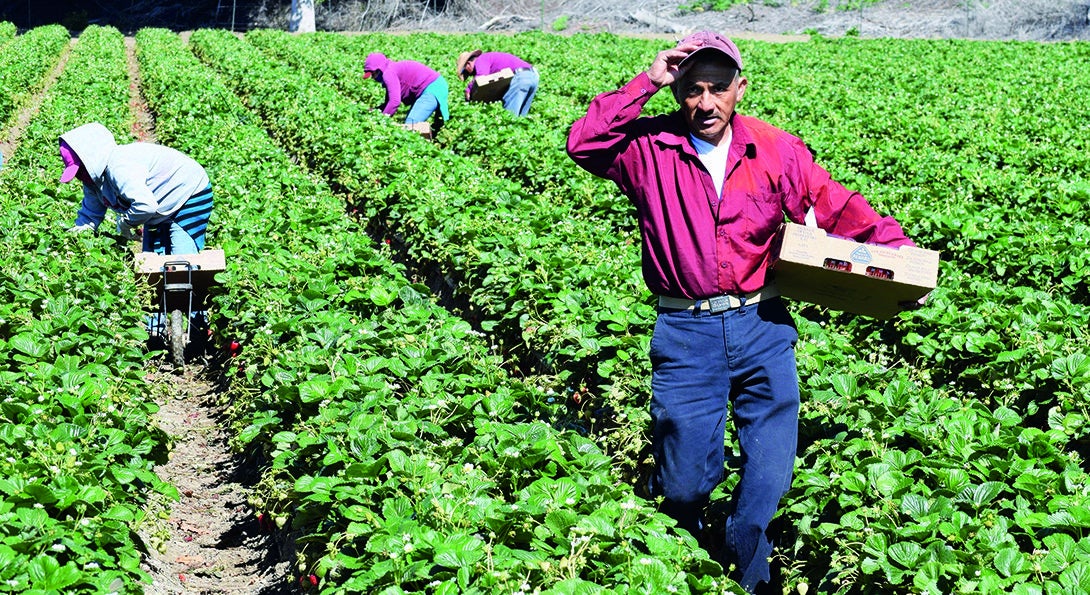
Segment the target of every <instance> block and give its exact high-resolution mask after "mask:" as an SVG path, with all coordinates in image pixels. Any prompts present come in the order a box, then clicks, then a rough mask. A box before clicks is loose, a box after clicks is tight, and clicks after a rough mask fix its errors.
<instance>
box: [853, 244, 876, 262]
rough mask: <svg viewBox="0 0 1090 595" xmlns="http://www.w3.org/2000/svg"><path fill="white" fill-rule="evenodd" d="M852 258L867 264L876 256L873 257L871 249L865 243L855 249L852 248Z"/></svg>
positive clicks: (854, 260)
mask: <svg viewBox="0 0 1090 595" xmlns="http://www.w3.org/2000/svg"><path fill="white" fill-rule="evenodd" d="M851 258H852V262H860V263H863V264H867V263H868V262H870V261H872V260H874V257H872V256H871V254H870V250H867V247H866V246H863V245H860V246H859V247H858V248H856V249H855V250H852V254H851Z"/></svg>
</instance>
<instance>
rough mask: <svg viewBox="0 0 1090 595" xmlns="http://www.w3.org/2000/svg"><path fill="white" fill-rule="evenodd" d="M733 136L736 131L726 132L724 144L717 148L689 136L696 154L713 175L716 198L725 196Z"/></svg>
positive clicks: (728, 130) (727, 130)
mask: <svg viewBox="0 0 1090 595" xmlns="http://www.w3.org/2000/svg"><path fill="white" fill-rule="evenodd" d="M733 136H734V131H733V130H731V129H730V128H727V129H726V131H725V132H724V137H723V142H721V143H719V145H718V146H716V145H713V144H711V143H709V142H708V141H706V140H702V139H699V138H697V137H695V136H693V135H692V134H690V135H689V141H690V142H692V143H693V149H695V150H696V154H697V155H698V156H699V157H700V162H701V163H703V164H704V167H705V168H706V169H707V170H708V173H710V174H711V175H712V182H713V183H714V184H715V196H716V198H719V197H720V196H723V179H724V178H726V177H727V154H728V153H729V152H730V141H731V138H733Z"/></svg>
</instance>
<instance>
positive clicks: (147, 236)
mask: <svg viewBox="0 0 1090 595" xmlns="http://www.w3.org/2000/svg"><path fill="white" fill-rule="evenodd" d="M156 244H157V243H156V240H155V234H154V233H152V232H151V229H149V227H148V226H145V227H144V247H143V250H144V252H159V253H160V254H164V253H166V254H196V253H198V252H199V250H197V243H196V242H195V241H194V240H193V236H191V235H189V232H187V231H186V230H184V229H182V226H181V225H178V224H177V223H171V224H170V245H169V246H163V245H156Z"/></svg>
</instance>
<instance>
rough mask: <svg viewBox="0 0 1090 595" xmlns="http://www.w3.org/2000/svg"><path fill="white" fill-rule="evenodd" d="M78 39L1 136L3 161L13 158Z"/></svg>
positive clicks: (64, 53) (0, 144) (70, 45)
mask: <svg viewBox="0 0 1090 595" xmlns="http://www.w3.org/2000/svg"><path fill="white" fill-rule="evenodd" d="M75 43H76V41H75V40H72V41H71V42H70V43H69V44H68V47H67V48H65V50H64V52H63V53H62V54H61V57H60V60H57V65H56V66H54V67H53V70H52V71H50V72H49V74H47V75H46V77H45V81H43V82H42V87H41V90H39V91H38V92H37V93H35V94H34V95H33V96H32V97H31V98H30V99H29V100H28V101H27V104H26V105H24V106H23V107H22V108H21V109H20V110H19V113H18V115H16V116H15V117H14V118H13V119H12V121H11V126H10V127H9V128H8V129H7V131H6V134H5V135H4V138H0V155H2V156H3V162H4V163H7V162H8V161H10V160H11V156H12V154H14V153H15V150H16V149H17V148H18V147H19V139H20V138H22V136H23V132H24V131H26V127H27V124H29V123H30V121H31V120H33V119H34V116H35V115H37V113H38V110H39V109H40V108H41V106H42V101H43V100H44V99H45V90H46V89H49V88H50V87H52V86H53V83H55V82H57V77H59V76H60V75H61V72H63V71H64V67H65V65H67V64H68V56H70V55H71V53H72V45H73V44H75Z"/></svg>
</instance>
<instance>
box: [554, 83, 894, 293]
mask: <svg viewBox="0 0 1090 595" xmlns="http://www.w3.org/2000/svg"><path fill="white" fill-rule="evenodd" d="M656 91H658V87H657V86H656V85H655V84H653V83H652V82H651V80H650V79H649V78H648V77H647V74H646V73H641V74H640V75H639V76H637V77H636V78H635V79H633V80H632V81H631V82H629V83H628V84H627V85H625V86H624V87H622V88H621V89H619V90H617V91H611V92H608V93H603V94H601V95H599V96H597V97H595V98H594V100H593V101H591V104H590V108H589V109H588V110H587V115H586V116H584V117H582V118H580V119H579V120H577V121H576V122H575V123H574V124H573V125H572V128H571V131H570V132H569V134H568V154H569V155H570V156H571V158H572V159H574V160H575V162H576V163H578V164H579V165H580V166H581V167H583V168H584V169H586V170H587V171H589V172H591V173H592V174H595V175H597V176H600V177H603V178H606V179H609V180H612V181H613V182H615V183H616V184H617V186H618V188H620V190H621V192H622V193H624V194H625V196H627V197H628V198H629V199H630V200H631V201H632V203H633V204H634V205H635V206H636V213H637V217H638V220H639V226H640V234H641V236H642V239H643V261H642V262H643V277H644V282H646V283H647V287H648V289H650V290H651V292H652V293H655V294H659V295H667V296H673V297H681V298H689V299H694V300H695V299H705V298H709V297H712V296H716V295H721V294H724V293H729V294H734V295H742V294H746V293H750V292H753V291H756V290H758V289H761V288H762V287H764V286H765V285H766V283H767V281H768V272H769V267H770V265H771V259H772V257H773V255H772V253H771V247H772V245H773V241H774V239H775V237H776V232H777V230H778V229H779V227H780V225H781V224H782V223H783V222H784V218H785V216H786V218H788V219H790V220H791V221H793V222H795V223H802V222H803V221H804V218H805V216H806V213H807V211H809V210H810V209H811V208H813V210H814V214H815V215H816V219H817V224H818V226H819V227H821V228H822V229H824V230H826V231H827V232H829V233H830V234H834V235H837V236H840V237H845V238H850V239H853V240H855V241H859V242H867V243H872V244H882V245H887V246H911V245H914V244H913V243H912V241H911V240H909V239H908V238H907V237H906V236H905V234H904V232H903V231H902V230H901V226H900V225H899V224H898V223H897V221H895V220H894V219H893V218H891V217H882V216H880V215H878V214H877V213H876V212H875V211H874V209H873V208H872V207H871V206H870V205H869V204H868V203H867V201H866V200H865V199H864V198H863V196H862V195H860V194H859V193H858V192H851V191H849V190H847V189H846V188H844V186H842V185H840V184H839V183H838V182H836V181H834V180H833V179H832V178H831V177H830V175H829V172H827V171H825V169H823V168H822V167H820V166H819V165H817V164H816V163H814V159H813V155H812V154H811V153H810V150H809V149H808V148H807V147H806V145H805V144H804V143H803V142H802V141H801V140H799V139H798V138H796V137H794V136H792V135H790V134H788V133H786V132H784V131H782V130H779V129H778V128H775V127H773V126H771V125H770V124H767V123H765V122H762V121H761V120H758V119H756V118H751V117H748V116H743V115H741V114H737V113H735V114H734V116H733V118H732V119H731V128H732V131H733V135H732V140H731V144H730V150H729V152H728V157H727V168H726V170H727V171H726V179H725V180H724V182H723V192H722V194H721V195H718V194H716V191H715V184H714V182H712V177H711V175H710V174H709V173H708V171H707V169H705V167H704V165H703V164H702V163H701V161H700V158H699V157H698V156H697V153H696V150H695V149H694V148H693V146H692V142H691V141H690V139H689V136H688V135H689V130H688V126H687V124H686V122H685V119H684V116H683V115H682V114H681V112H680V111H677V112H674V113H672V114H667V115H662V116H655V117H643V118H641V117H639V115H640V111H641V109H642V108H643V106H644V104H645V103H647V101H648V100H649V99H650V98H651V96H652V95H653V94H654V93H655V92H656Z"/></svg>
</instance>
